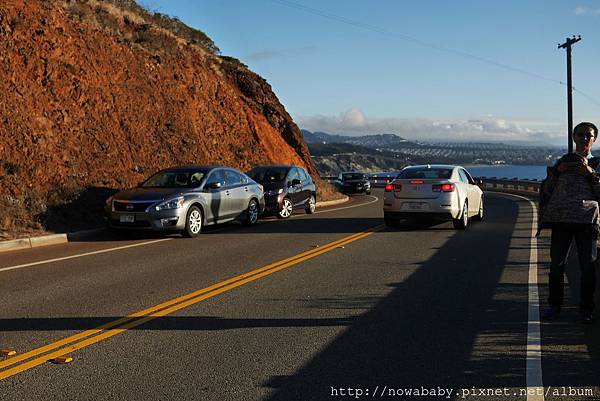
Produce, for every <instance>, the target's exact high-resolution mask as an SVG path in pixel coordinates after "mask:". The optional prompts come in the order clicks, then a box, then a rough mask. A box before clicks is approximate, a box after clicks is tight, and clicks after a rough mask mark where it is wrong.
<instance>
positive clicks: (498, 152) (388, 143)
mask: <svg viewBox="0 0 600 401" xmlns="http://www.w3.org/2000/svg"><path fill="white" fill-rule="evenodd" d="M301 132H302V135H303V136H304V138H305V140H306V142H307V143H308V144H309V146H313V145H314V144H326V145H330V146H333V144H336V146H338V147H339V144H345V145H354V146H360V147H362V150H358V149H354V150H352V152H355V153H357V154H359V153H361V154H372V150H376V151H378V152H388V153H389V154H388V155H387V156H392V157H395V158H396V159H398V160H410V161H412V162H417V161H419V160H420V161H423V162H424V163H450V164H500V163H504V164H521V165H547V164H551V163H553V162H554V161H555V160H556V159H557V158H558V157H560V156H561V155H562V154H564V152H565V151H566V150H565V149H561V148H557V147H541V146H518V145H509V144H504V143H482V142H446V143H442V142H440V143H431V142H417V141H409V140H407V139H405V138H402V137H400V136H397V135H392V134H382V135H362V136H344V135H331V134H327V133H325V132H314V133H313V132H310V131H306V130H301ZM365 149H369V150H365ZM320 151H322V150H320ZM338 153H342V152H338ZM379 154H380V155H382V154H381V153H379ZM313 156H314V153H313ZM327 156H328V157H329V158H330V159H331V158H332V157H335V156H334V155H333V154H330V155H327ZM315 161H316V162H317V164H319V161H318V160H316V159H315ZM329 164H331V160H330V163H329ZM382 169H384V168H383V166H382V168H381V169H380V170H382Z"/></svg>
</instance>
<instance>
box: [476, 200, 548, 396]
mask: <svg viewBox="0 0 600 401" xmlns="http://www.w3.org/2000/svg"><path fill="white" fill-rule="evenodd" d="M486 192H491V193H494V194H500V195H508V196H513V197H516V198H519V199H523V200H526V201H527V202H529V204H530V205H531V211H532V214H533V215H532V217H531V247H530V252H529V286H528V287H529V302H528V304H529V308H528V313H527V370H526V383H527V401H544V383H543V377H542V336H541V332H540V297H539V288H538V269H537V267H538V250H537V238H536V237H535V233H536V231H537V207H536V205H535V203H534V202H532V201H531V199H528V198H526V197H524V196H520V195H515V194H509V193H505V192H494V191H486Z"/></svg>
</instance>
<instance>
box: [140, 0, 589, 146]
mask: <svg viewBox="0 0 600 401" xmlns="http://www.w3.org/2000/svg"><path fill="white" fill-rule="evenodd" d="M139 3H140V4H142V5H143V6H145V7H146V8H148V9H150V10H151V11H157V12H161V13H165V14H169V15H172V16H176V17H178V18H179V19H181V20H182V21H183V22H185V23H186V24H188V25H190V26H193V27H195V28H198V29H200V30H202V31H204V32H205V33H207V34H208V35H209V36H210V37H211V38H212V39H213V40H214V41H215V43H216V45H217V46H218V47H219V48H220V49H221V52H222V54H224V55H228V56H233V57H236V58H239V59H240V60H241V61H242V62H244V63H245V64H247V65H248V66H249V67H250V69H252V70H253V71H255V72H257V73H258V74H260V75H262V76H263V77H264V78H265V79H267V81H268V82H269V83H270V84H271V85H272V87H273V89H274V91H275V93H276V94H277V96H278V97H279V99H280V100H281V102H282V103H283V104H284V105H285V107H286V109H287V110H288V112H289V113H290V114H291V115H292V116H293V117H294V120H295V121H296V122H297V123H298V125H299V126H300V127H301V128H306V129H309V130H313V131H314V130H322V131H326V132H332V133H345V134H349V135H359V134H366V133H395V134H398V135H401V136H404V137H407V138H411V139H425V140H443V141H454V140H483V141H505V142H514V141H541V142H544V143H554V144H559V145H565V144H566V139H565V138H566V124H567V123H566V87H565V86H564V85H561V84H560V81H563V82H565V81H566V67H565V63H566V56H565V51H564V50H558V49H557V44H558V43H559V42H561V43H562V42H564V40H565V38H566V37H567V36H571V35H581V36H582V37H583V39H582V41H581V42H579V43H577V44H576V45H575V46H574V50H573V74H574V86H575V87H576V88H577V89H579V90H580V91H582V92H583V94H581V93H578V92H575V93H574V120H575V123H577V122H578V121H581V120H591V121H593V122H595V123H600V80H599V79H598V71H600V68H599V66H600V1H599V0H591V1H587V2H583V1H582V2H580V1H572V0H569V1H567V0H557V1H548V0H546V1H512V0H505V1H502V2H498V1H495V2H492V1H455V2H449V1H441V0H440V1H428V0H422V1H419V2H415V1H404V0H386V1H383V0H382V1H364V0H363V1H357V0H328V1H323V0H321V1H313V0H250V1H234V0H221V1H214V0H141V1H139ZM415 40H419V41H421V42H423V43H417V42H416V41H415ZM455 51H457V52H460V53H461V54H456V52H455ZM465 53H466V54H467V55H465ZM469 55H471V56H475V58H483V59H486V60H489V61H490V63H488V62H481V61H478V60H477V59H475V58H473V57H470V56H469ZM494 63H499V64H502V65H505V66H507V67H509V68H501V67H498V66H497V65H495V64H494ZM514 69H519V70H524V71H525V72H526V73H522V72H517V71H515V70H514ZM590 97H591V99H590Z"/></svg>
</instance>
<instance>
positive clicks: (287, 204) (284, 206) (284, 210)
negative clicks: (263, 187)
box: [277, 198, 294, 219]
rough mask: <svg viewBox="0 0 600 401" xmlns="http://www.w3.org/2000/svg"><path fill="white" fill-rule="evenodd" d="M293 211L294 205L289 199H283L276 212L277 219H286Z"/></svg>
mask: <svg viewBox="0 0 600 401" xmlns="http://www.w3.org/2000/svg"><path fill="white" fill-rule="evenodd" d="M293 211H294V204H293V203H292V200H291V199H290V198H283V202H282V203H281V209H280V210H279V212H277V217H278V218H280V219H287V218H289V217H290V216H291V215H292V212H293Z"/></svg>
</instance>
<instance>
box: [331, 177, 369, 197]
mask: <svg viewBox="0 0 600 401" xmlns="http://www.w3.org/2000/svg"><path fill="white" fill-rule="evenodd" d="M338 185H339V187H340V190H341V191H342V193H345V194H354V193H360V192H364V193H366V194H367V195H368V194H370V193H371V182H370V181H369V179H368V178H367V175H366V174H364V173H360V172H357V171H352V172H345V173H340V175H339V176H338Z"/></svg>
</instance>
